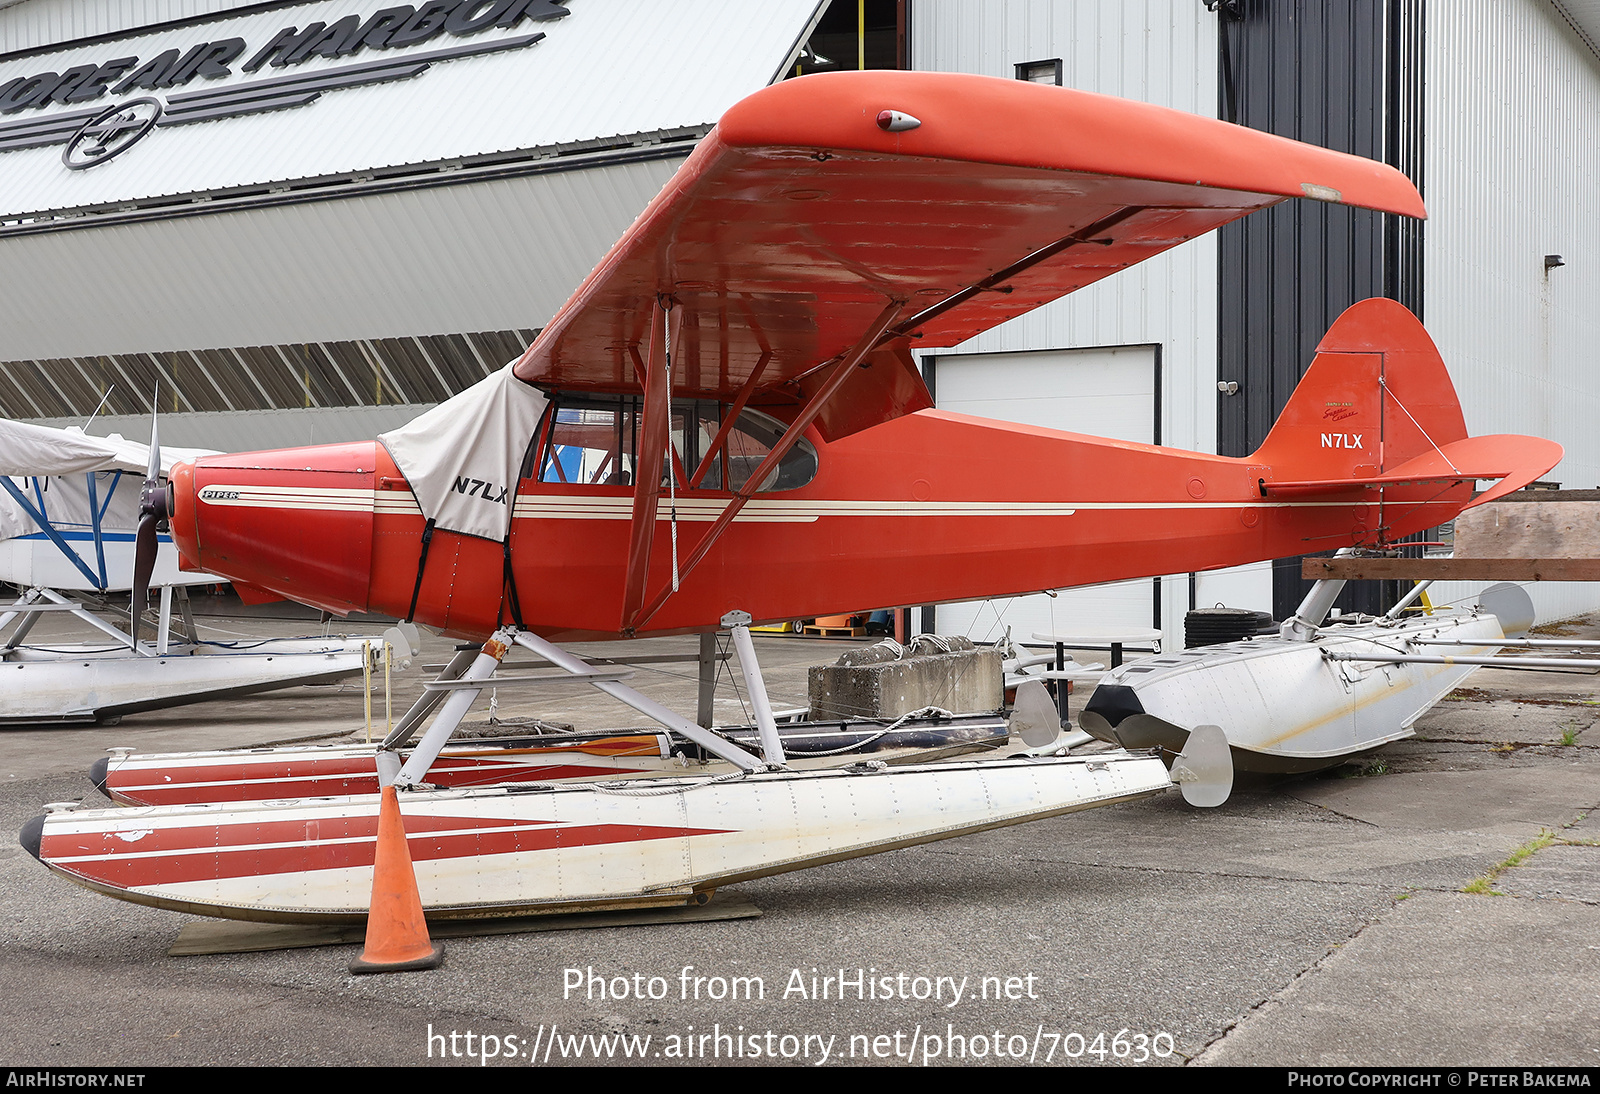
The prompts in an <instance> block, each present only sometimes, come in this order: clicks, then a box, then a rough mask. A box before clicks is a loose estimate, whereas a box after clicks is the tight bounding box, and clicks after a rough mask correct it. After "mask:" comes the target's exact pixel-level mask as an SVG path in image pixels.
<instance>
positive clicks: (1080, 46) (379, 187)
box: [0, 0, 1600, 641]
mask: <svg viewBox="0 0 1600 1094" xmlns="http://www.w3.org/2000/svg"><path fill="white" fill-rule="evenodd" d="M1597 42H1600V0H1560V2H1556V0H1451V2H1449V3H1444V2H1441V0H1434V2H1431V3H1429V2H1427V0H1353V2H1352V0H1220V2H1219V0H1143V2H1139V3H1124V2H1120V0H1119V2H1110V0H985V2H984V3H982V4H979V3H975V2H971V0H855V2H851V0H833V2H832V3H831V4H829V3H826V2H822V3H819V2H818V0H764V2H763V3H760V4H750V3H742V2H737V0H675V2H674V3H671V4H665V3H660V2H659V0H566V2H564V3H561V4H557V3H554V2H552V0H424V2H421V3H417V4H414V5H390V4H386V3H380V2H378V0H271V2H256V3H239V2H230V0H118V2H110V0H12V2H10V3H0V300H3V301H4V304H3V307H4V319H5V321H4V324H3V326H0V415H3V416H6V417H12V418H18V419H22V420H30V421H40V422H45V423H49V424H68V423H71V424H81V423H82V422H84V421H85V420H87V419H88V418H90V417H91V416H92V415H96V414H97V413H98V415H99V418H98V420H97V422H96V425H95V429H96V431H103V430H112V429H115V430H119V431H121V432H123V433H124V434H126V435H128V436H146V435H147V431H148V425H147V422H148V416H149V414H150V411H151V409H152V402H153V400H154V402H156V403H158V404H159V408H160V410H161V412H162V414H163V419H162V436H163V439H164V440H167V441H169V442H170V443H177V444H183V445H192V446H206V447H216V448H224V449H232V450H241V449H251V448H265V447H279V446H284V445H294V444H307V443H317V442H323V441H333V440H342V439H353V438H366V437H371V436H373V435H375V434H376V433H378V432H381V431H383V430H385V429H388V428H390V427H392V426H394V425H396V424H398V423H399V422H401V421H404V420H407V419H409V418H410V417H412V416H414V415H415V414H416V413H418V412H419V411H420V410H421V409H424V408H425V407H427V406H429V405H432V404H433V403H436V402H437V401H439V400H440V399H443V398H445V397H448V396H449V395H450V394H452V393H454V392H456V391H458V390H461V389H462V388H463V387H465V386H467V385H468V384H470V383H472V382H474V381H475V380H477V379H479V378H481V377H482V376H483V375H485V374H486V373H487V372H489V371H492V370H493V369H495V368H497V367H498V366H499V365H501V364H503V363H504V362H505V361H507V360H509V359H510V358H512V357H513V356H515V355H516V354H517V353H518V352H520V351H521V349H522V348H523V347H524V346H525V345H526V344H527V343H528V341H530V340H531V338H532V336H533V334H534V333H535V331H536V330H537V329H538V328H539V327H540V326H542V325H543V324H544V323H545V322H546V321H547V320H548V319H549V317H550V316H551V314H552V313H553V312H554V311H555V310H556V308H557V307H559V305H560V304H561V303H562V302H563V301H564V300H565V299H566V297H567V295H568V294H569V293H570V292H571V290H572V289H573V288H574V287H575V286H576V285H577V284H578V282H579V281H580V280H581V279H582V277H583V276H584V274H586V273H587V272H588V270H589V269H590V268H591V267H592V265H593V264H594V263H595V262H596V261H597V260H598V259H599V258H600V257H601V256H602V255H603V254H604V253H605V251H606V249H607V248H608V247H609V246H610V245H611V243H612V242H613V241H614V240H615V239H616V238H617V237H618V236H619V235H620V234H621V232H622V231H623V229H624V228H626V226H627V225H628V224H629V222H630V221H631V220H632V218H633V217H634V216H635V214H637V212H638V211H639V210H640V209H641V208H643V206H644V205H645V203H646V202H647V201H648V200H649V198H650V197H651V196H653V195H654V194H655V193H656V191H657V190H659V188H660V187H661V185H662V184H663V183H664V182H665V181H666V180H667V179H668V178H669V177H670V176H671V174H672V172H673V170H674V169H675V168H676V167H677V165H678V164H679V163H680V162H682V159H683V158H684V157H685V156H686V155H687V154H688V151H689V150H690V148H692V146H693V144H694V142H695V141H696V140H697V139H698V138H699V137H700V136H701V135H703V134H704V133H705V132H706V131H707V130H708V129H709V128H710V127H711V125H712V124H713V123H714V122H715V120H716V119H717V117H718V116H719V115H720V114H721V113H722V111H723V110H725V109H726V108H727V107H728V106H729V105H731V104H732V103H733V102H735V101H737V100H738V99H739V98H741V97H743V96H744V95H747V94H749V93H750V92H752V91H754V90H756V89H757V88H760V87H762V86H764V85H766V84H768V83H770V82H772V81H775V80H778V79H784V78H789V77H793V76H796V75H800V76H803V75H805V74H806V73H808V72H814V71H831V70H834V69H838V68H854V67H858V66H862V67H875V68H877V67H881V68H889V67H904V68H911V69H921V70H938V71H962V72H973V73H981V74H987V75H991V76H996V77H1001V78H1006V79H1028V80H1036V81H1043V82H1052V83H1059V84H1062V85H1064V86H1069V87H1076V88H1080V89H1084V90H1089V91H1096V92H1102V93H1106V94H1113V95H1120V96H1124V97H1128V98H1134V99H1142V100H1146V101H1151V102H1155V103H1159V104H1161V105H1165V106H1171V107H1175V108H1177V109H1181V110H1186V111H1190V112H1192V113H1197V114H1205V115H1209V116H1214V117H1223V118H1225V119H1227V120H1231V121H1236V122H1238V123H1239V124H1243V125H1248V126H1253V127H1256V128H1261V129H1266V130H1270V131H1272V132H1276V133H1279V134H1282V135H1285V136H1291V137H1295V138H1298V139H1301V140H1306V141H1310V142H1312V143H1316V144H1322V145H1325V146H1328V147H1333V148H1337V149H1340V150H1344V151H1349V152H1355V153H1359V154H1361V155H1366V156H1370V157H1372V158H1375V159H1380V160H1383V161H1386V162H1389V163H1392V164H1394V165H1395V166H1397V167H1399V168H1400V169H1402V170H1404V171H1405V172H1407V173H1408V174H1409V175H1410V176H1411V177H1412V178H1413V179H1414V180H1415V181H1416V182H1417V183H1418V185H1419V187H1420V188H1421V190H1422V193H1423V197H1424V199H1425V201H1426V202H1427V204H1428V207H1429V210H1430V219H1429V220H1428V221H1427V222H1425V223H1398V222H1395V219H1394V218H1391V217H1385V216H1382V215H1379V214H1373V213H1367V212H1362V211H1359V210H1350V209H1347V208H1343V207H1330V206H1327V205H1321V204H1317V203H1312V202H1297V203H1290V204H1286V205H1283V206H1279V207H1277V208H1275V209H1273V210H1270V211H1268V212H1266V213H1264V214H1260V215H1257V216H1255V217H1251V218H1248V219H1247V220H1245V221H1243V222H1241V223H1239V224H1235V225H1231V226H1229V227H1228V228H1227V229H1225V230H1223V231H1222V232H1220V233H1217V234H1214V235H1212V236H1208V237H1204V238H1202V239H1199V240H1195V241H1193V242H1191V243H1189V244H1186V245H1184V246H1182V247H1179V248H1176V249H1175V250H1173V251H1171V252H1168V253H1167V254H1164V255H1162V256H1159V257H1158V258H1156V259H1154V260H1152V261H1150V262H1147V263H1145V264H1143V265H1141V266H1139V267H1136V268H1134V269H1132V270H1129V271H1126V272H1124V273H1122V274H1119V275H1117V276H1114V277H1112V278H1109V279H1108V280H1106V281H1105V282H1102V283H1100V284H1097V285H1094V286H1091V287H1090V288H1088V289H1086V290H1083V291H1082V292H1079V293H1077V294H1075V295H1073V296H1071V297H1069V298H1067V299H1065V300H1062V301H1058V302H1057V303H1055V304H1053V305H1050V306H1047V307H1045V308H1043V309H1040V310H1039V311H1038V312H1035V313H1033V314H1031V315H1028V316H1024V317H1023V318H1021V319H1018V320H1016V321H1014V322H1012V323H1009V324H1007V325H1006V326H1004V327H1002V328H999V329H996V330H994V331H991V332H989V333H987V334H985V335H983V336H981V337H979V338H976V339H974V340H973V341H972V342H971V343H969V344H967V345H964V346H961V347H957V348H956V349H955V350H951V351H940V352H939V353H937V354H928V355H925V357H924V359H923V362H922V364H923V368H924V371H925V374H926V376H927V377H928V380H929V382H930V385H931V386H932V388H933V391H934V394H935V398H936V400H937V401H938V403H939V405H941V406H944V407H949V408H951V409H959V410H963V411H970V412H975V413H981V414H987V415H990V416H993V417H999V418H1006V419H1010V420H1016V421H1026V422H1031V423H1034V424H1040V425H1048V426H1052V427H1057V428H1066V429H1075V430H1079V431H1082V432H1092V433H1097V434H1102V435H1112V436H1118V437H1124V438H1127V439H1132V440H1140V441H1145V442H1152V443H1158V444H1166V445H1173V446H1176V447H1181V448H1195V449H1201V450H1209V451H1218V452H1222V453H1224V454H1228V455H1242V454H1245V453H1247V452H1249V451H1250V450H1251V449H1253V448H1254V446H1255V445H1256V444H1258V443H1259V442H1260V440H1261V439H1262V437H1263V436H1264V435H1265V431H1266V429H1267V427H1268V425H1269V424H1270V423H1271V421H1272V420H1273V418H1274V417H1275V416H1276V413H1277V411H1278V409H1279V408H1281V406H1282V404H1283V402H1284V401H1285V400H1286V399H1287V397H1288V392H1289V390H1290V389H1291V388H1292V386H1293V383H1294V381H1295V380H1296V379H1297V378H1298V376H1299V375H1300V373H1301V372H1303V370H1304V369H1305V367H1306V366H1307V365H1308V364H1309V361H1310V357H1311V349H1312V347H1313V346H1315V344H1316V341H1317V339H1318V338H1319V337H1320V335H1321V333H1322V332H1323V331H1324V330H1326V328H1327V326H1328V325H1329V323H1331V322H1332V320H1333V319H1334V318H1335V317H1336V316H1337V315H1338V314H1339V312H1340V311H1342V310H1343V308H1344V307H1345V306H1347V305H1348V304H1350V303H1353V302H1354V301H1356V300H1359V299H1362V298H1364V297H1367V296H1373V295H1383V296H1390V297H1393V298H1395V299H1398V300H1400V301H1401V302H1403V303H1405V304H1406V305H1407V306H1409V307H1411V308H1412V309H1413V310H1414V311H1416V312H1418V314H1420V315H1421V316H1422V317H1423V319H1424V320H1425V322H1426V323H1427V325H1428V327H1429V329H1430V331H1431V333H1432V334H1433V336H1434V338H1435V340H1436V341H1437V342H1438V343H1439V346H1440V348H1441V350H1442V351H1443V353H1444V356H1445V360H1446V361H1447V363H1448V364H1449V365H1450V368H1451V371H1452V374H1453V376H1454V378H1455V381H1456V385H1457V388H1458V390H1459V391H1460V394H1461V397H1462V402H1463V405H1464V408H1465V411H1466V417H1467V424H1468V427H1469V430H1470V431H1471V432H1473V433H1497V432H1525V433H1536V434H1540V435H1544V436H1548V437H1551V438H1553V439H1555V440H1557V441H1559V442H1560V443H1562V444H1563V445H1564V446H1566V450H1567V458H1566V460H1565V461H1564V462H1563V463H1562V464H1561V466H1560V467H1558V468H1557V469H1556V470H1555V471H1554V472H1552V479H1554V480H1557V481H1560V482H1561V484H1562V485H1563V486H1567V487H1585V488H1587V487H1593V486H1596V485H1600V433H1597V431H1596V430H1595V429H1594V428H1593V422H1594V421H1595V420H1596V415H1597V412H1600V382H1597V381H1596V379H1595V371H1596V370H1595V368H1594V364H1595V349H1594V347H1595V346H1596V345H1600V314H1597V312H1596V309H1595V308H1594V307H1593V306H1592V301H1594V300H1596V299H1600V215H1597V210H1596V196H1595V191H1594V186H1593V179H1594V178H1595V177H1597V175H1600V52H1597V48H1596V43H1597ZM153 393H154V394H153ZM1029 473H1036V474H1048V473H1049V469H1029ZM1298 589H1299V581H1298V564H1297V562H1295V561H1294V560H1286V561H1283V562H1280V563H1278V564H1261V565H1258V566H1253V567H1245V568H1243V569H1241V570H1239V571H1228V572H1222V573H1210V574H1200V575H1188V574H1182V573H1178V574H1174V575H1171V576H1169V577H1165V578H1160V579H1156V580H1154V581H1148V580H1147V581H1140V582H1129V583H1124V584H1121V585H1117V586H1108V587H1102V588H1097V589H1084V590H1074V591H1071V592H1069V593H1064V594H1062V595H1061V596H1060V597H1054V598H1050V597H1044V596H1039V597H1028V598H1014V599H1011V600H1006V601H995V602H984V603H978V604H966V605H946V606H939V607H938V608H937V609H936V610H934V611H930V612H928V613H925V615H924V619H923V623H924V626H937V627H938V628H939V629H941V630H946V631H950V630H965V631H968V632H969V633H971V634H973V636H974V637H977V638H980V639H981V638H994V637H997V636H998V634H999V633H1000V632H1001V630H1002V629H1003V627H1004V626H1007V625H1010V626H1012V627H1013V629H1014V630H1015V632H1016V633H1018V634H1019V635H1025V634H1027V633H1028V632H1030V631H1032V630H1040V629H1055V628H1056V626H1057V625H1059V624H1064V623H1065V622H1066V621H1067V620H1068V619H1071V620H1076V621H1084V622H1125V623H1130V624H1132V623H1139V624H1141V625H1145V626H1148V625H1150V624H1151V623H1152V622H1153V623H1154V624H1155V625H1156V626H1159V627H1161V628H1162V629H1163V630H1164V631H1165V632H1166V633H1167V635H1168V641H1174V640H1176V639H1178V638H1179V636H1180V632H1179V627H1180V626H1181V619H1182V614H1183V611H1184V610H1185V609H1186V608H1188V607H1190V606H1193V605H1195V604H1212V603H1217V602H1226V603H1229V604H1233V605H1236V606H1246V607H1256V608H1276V610H1277V611H1278V612H1280V613H1282V612H1283V611H1285V609H1286V606H1292V604H1293V602H1294V601H1295V600H1296V599H1298ZM1535 591H1536V596H1537V598H1538V600H1539V602H1540V608H1541V610H1542V611H1543V612H1544V613H1546V614H1554V615H1560V614H1572V613H1576V612H1580V611H1586V610H1590V609H1593V608H1596V607H1600V589H1596V588H1594V587H1591V586H1586V585H1584V586H1577V585H1562V586H1546V587H1541V588H1539V589H1537V590H1535ZM862 607H869V605H863V606H862Z"/></svg>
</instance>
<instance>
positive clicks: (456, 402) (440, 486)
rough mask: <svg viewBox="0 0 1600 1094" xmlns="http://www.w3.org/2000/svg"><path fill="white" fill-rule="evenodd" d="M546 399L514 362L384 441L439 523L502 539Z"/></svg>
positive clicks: (426, 509)
mask: <svg viewBox="0 0 1600 1094" xmlns="http://www.w3.org/2000/svg"><path fill="white" fill-rule="evenodd" d="M546 402H547V400H546V399H545V396H544V392H542V391H540V390H539V389H538V388H536V387H533V386H532V385H531V384H525V383H523V382H522V381H521V380H519V379H517V378H516V376H514V375H513V374H512V371H511V366H510V365H507V366H506V367H505V368H503V369H500V370H499V371H498V372H496V373H494V374H493V375H490V376H488V377H485V378H484V379H482V380H480V381H478V382H477V383H476V384H473V385H472V386H471V387H469V388H467V390H465V391H463V392H461V393H460V394H459V395H456V396H455V397H453V398H451V399H447V400H445V401H444V402H442V403H440V404H439V405H438V406H436V407H434V408H433V409H432V410H430V411H428V412H427V413H425V414H420V415H418V416H417V417H416V418H414V419H412V420H411V421H410V422H408V423H406V424H405V425H403V426H401V427H400V428H399V429H395V430H391V431H390V432H388V433H384V434H382V435H380V436H379V437H378V440H379V442H380V443H381V444H382V445H383V446H384V448H386V449H388V451H389V456H390V457H391V458H392V459H393V460H394V462H395V466H396V467H398V468H399V469H400V473H401V474H403V475H404V476H405V477H406V481H407V482H408V483H410V484H411V490H412V492H413V493H414V494H415V495H416V498H417V504H418V505H419V506H420V507H421V508H422V515H423V516H424V517H426V518H427V519H428V520H431V521H432V522H433V524H434V527H436V528H440V529H443V530H445V531H449V532H461V533H464V534H466V535H469V536H479V537H481V538H483V539H492V540H495V541H496V542H500V541H502V540H504V539H505V538H506V533H507V532H508V531H509V530H510V526H511V508H512V506H513V505H514V504H515V502H516V493H517V476H518V472H519V471H520V470H521V467H522V460H523V457H524V455H525V454H526V453H527V451H528V445H529V444H530V443H532V441H533V435H534V431H535V430H537V429H538V427H539V419H540V418H541V417H542V416H543V414H544V409H545V405H546Z"/></svg>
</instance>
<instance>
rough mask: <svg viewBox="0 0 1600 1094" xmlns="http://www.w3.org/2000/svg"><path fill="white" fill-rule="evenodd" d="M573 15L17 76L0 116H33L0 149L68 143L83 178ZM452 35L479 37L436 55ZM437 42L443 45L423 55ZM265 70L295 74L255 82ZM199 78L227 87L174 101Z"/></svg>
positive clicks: (518, 40)
mask: <svg viewBox="0 0 1600 1094" xmlns="http://www.w3.org/2000/svg"><path fill="white" fill-rule="evenodd" d="M568 14H569V12H568V10H567V9H566V8H564V7H561V6H559V5H557V4H555V3H553V2H552V0H429V2H425V3H423V4H421V5H418V6H415V7H414V6H412V5H409V4H407V5H399V6H395V7H387V8H382V9H380V10H377V11H373V12H370V13H368V14H350V15H345V16H343V17H342V18H338V19H335V20H334V21H333V22H326V21H315V22H310V23H308V24H306V25H304V26H299V25H294V26H287V27H283V28H282V29H280V30H279V31H278V32H277V33H276V34H274V35H272V36H271V37H270V38H268V39H267V40H265V41H262V42H260V43H251V42H248V41H247V40H246V39H245V38H243V37H231V38H222V39H218V40H207V41H198V42H194V43H192V44H190V45H188V46H187V47H186V48H182V49H179V48H168V49H165V50H162V51H160V52H157V53H155V54H154V55H150V56H144V55H126V56H120V57H107V58H106V59H105V60H99V61H96V62H94V63H88V64H78V65H71V66H68V67H65V68H64V69H62V70H61V71H54V70H51V71H43V72H31V73H28V74H25V75H19V76H14V77H12V78H10V79H8V80H4V81H3V82H0V117H3V116H6V115H17V114H21V115H23V117H22V118H21V119H19V120H16V121H10V122H4V123H0V152H8V151H14V150H16V149H20V148H37V147H41V146H44V145H51V144H57V143H61V142H65V148H64V149H63V152H62V162H63V163H64V164H65V165H66V166H67V167H68V168H70V169H72V170H83V169H85V168H88V167H94V166H97V165H99V164H102V163H106V162H108V161H110V160H111V159H112V158H114V157H115V156H117V155H119V154H120V153H122V152H124V151H126V150H127V149H128V148H130V147H132V146H133V145H134V144H136V143H137V142H138V141H139V140H140V139H142V138H143V137H144V136H145V135H147V134H148V133H149V132H151V130H153V129H155V128H158V127H164V126H172V125H184V124H188V123H191V122H201V121H213V120H216V119H219V118H228V117H235V116H237V115H241V114H255V113H263V112H265V111H269V110H282V109H286V108H290V107H298V106H305V105H308V104H310V103H312V102H315V101H316V100H317V99H318V98H320V97H321V95H322V94H323V93H324V92H327V91H332V90H338V89H342V88H349V87H361V86H364V85H367V84H374V83H382V82H385V81H389V80H402V79H408V78H410V77H412V76H416V75H419V74H421V73H422V72H424V71H426V69H427V68H428V67H429V65H432V64H435V63H437V62H440V61H448V60H454V59H456V58H459V57H468V56H473V55H477V54H482V53H491V52H499V51H502V50H511V49H520V48H522V47H523V46H528V45H532V44H533V43H535V42H537V41H539V40H540V39H542V38H543V37H544V33H543V32H542V31H535V32H532V33H524V34H520V35H513V36H509V37H508V36H505V35H504V34H499V35H494V36H492V37H491V38H490V39H489V40H487V41H484V40H479V41H471V39H474V38H478V37H479V36H481V35H487V34H489V32H492V31H497V30H498V31H509V30H516V29H518V28H519V27H523V26H525V25H527V24H534V23H540V22H546V21H549V20H553V19H560V18H562V17H564V16H566V15H568ZM452 39H454V40H457V41H459V40H461V39H468V40H469V41H466V42H464V43H460V44H456V43H455V42H452V43H451V44H449V45H446V46H444V48H437V47H438V45H439V44H440V43H441V42H451V40H452ZM430 44H431V45H434V46H435V47H436V48H433V49H420V48H419V47H423V46H427V45H430ZM108 52H109V50H108ZM369 58H370V59H369ZM346 59H350V63H347V64H339V65H331V66H330V65H316V66H313V68H312V69H310V70H308V71H304V72H296V71H295V69H296V68H297V67H298V66H300V65H302V64H304V63H305V62H307V61H312V60H336V61H339V60H346ZM241 62H242V63H241ZM236 65H237V73H236V71H235V66H236ZM263 69H266V70H268V71H269V72H270V70H283V71H285V72H286V73H287V74H286V75H282V76H272V75H264V76H254V75H253V74H254V73H257V72H260V71H262V70H263ZM239 74H242V75H239ZM196 80H199V81H202V82H215V83H216V84H217V86H215V87H201V88H198V89H196V90H181V91H177V92H176V93H172V92H173V89H187V88H189V87H191V86H192V85H194V84H195V82H196ZM154 93H160V94H154ZM128 95H134V96H136V97H134V98H131V99H124V100H122V101H119V102H117V103H115V104H114V105H111V106H109V107H107V106H103V105H101V106H96V107H90V108H88V109H84V110H59V109H57V110H53V111H52V110H50V108H51V107H72V106H76V105H78V104H83V103H98V102H100V101H102V100H104V99H107V98H120V97H122V96H128ZM36 111H37V112H38V113H34V112H36Z"/></svg>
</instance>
